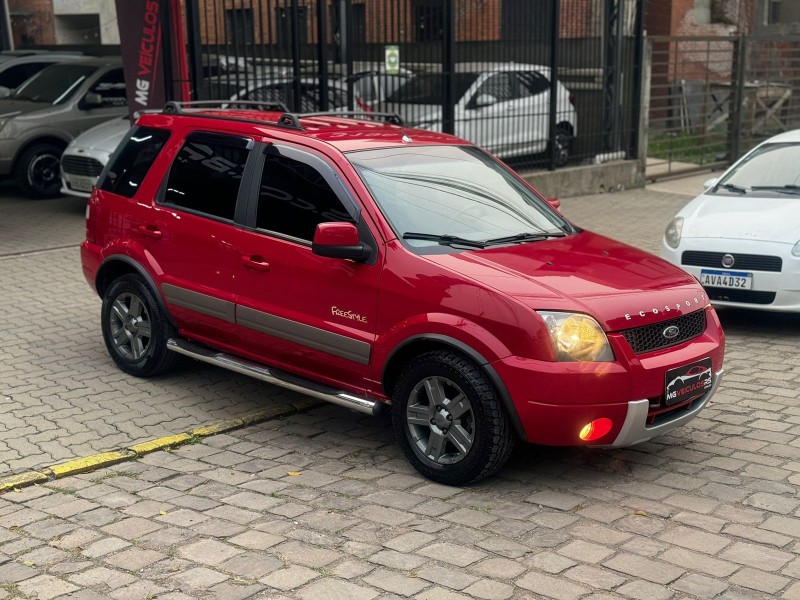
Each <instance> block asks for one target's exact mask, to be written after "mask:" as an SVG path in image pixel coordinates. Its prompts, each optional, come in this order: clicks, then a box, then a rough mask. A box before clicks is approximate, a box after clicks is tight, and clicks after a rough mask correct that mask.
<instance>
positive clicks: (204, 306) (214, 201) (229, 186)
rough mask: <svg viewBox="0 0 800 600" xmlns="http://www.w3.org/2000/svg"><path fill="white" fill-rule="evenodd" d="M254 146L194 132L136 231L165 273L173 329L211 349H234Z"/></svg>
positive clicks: (234, 138)
mask: <svg viewBox="0 0 800 600" xmlns="http://www.w3.org/2000/svg"><path fill="white" fill-rule="evenodd" d="M252 147H253V141H252V140H249V139H246V138H242V137H239V136H234V135H225V134H218V133H203V132H199V133H192V134H190V135H189V136H187V138H186V140H185V142H184V143H183V145H182V147H181V149H180V151H179V152H178V154H177V156H176V157H175V159H174V161H173V162H172V165H171V167H170V170H169V172H168V174H167V176H166V178H165V184H164V185H163V186H162V189H161V190H160V193H159V201H158V202H157V203H156V205H155V207H154V209H153V210H152V211H151V214H150V217H149V219H148V222H146V223H143V224H141V225H139V226H138V229H137V233H138V235H139V236H140V237H142V238H143V239H144V240H145V242H144V243H146V244H147V249H148V252H149V253H150V254H151V255H152V257H153V259H154V261H155V263H156V264H157V265H158V266H159V268H160V269H161V270H162V273H161V274H160V277H159V279H158V281H159V285H160V287H161V293H162V294H163V296H164V298H165V299H166V301H167V304H168V305H169V309H170V313H171V314H172V316H173V318H174V319H175V321H176V323H177V324H178V326H179V327H180V328H181V329H183V330H184V331H186V332H189V333H190V334H191V335H192V336H193V337H195V338H198V337H200V338H207V339H208V340H210V341H212V342H213V343H214V345H217V344H223V345H234V344H235V343H236V341H237V336H236V326H235V302H236V275H237V274H238V266H239V262H238V261H239V253H238V252H237V251H236V248H235V246H234V244H233V241H234V237H235V231H236V224H235V220H236V207H237V200H238V197H239V188H240V183H241V181H242V178H243V173H244V170H245V167H246V164H247V161H248V158H249V155H250V151H251V148H252Z"/></svg>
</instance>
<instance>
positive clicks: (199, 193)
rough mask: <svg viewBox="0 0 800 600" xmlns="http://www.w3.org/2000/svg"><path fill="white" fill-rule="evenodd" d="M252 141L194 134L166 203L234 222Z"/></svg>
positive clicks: (176, 166) (173, 175)
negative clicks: (240, 185) (240, 186)
mask: <svg viewBox="0 0 800 600" xmlns="http://www.w3.org/2000/svg"><path fill="white" fill-rule="evenodd" d="M250 145H251V142H250V140H247V139H244V138H238V137H234V136H228V135H222V134H206V133H200V134H192V135H190V136H189V137H188V138H187V139H186V142H185V143H184V145H183V148H181V150H180V152H179V153H178V156H176V157H175V161H174V162H173V163H172V168H171V169H170V172H169V179H168V180H167V189H166V193H165V194H164V202H165V203H167V204H172V205H173V206H178V207H181V208H186V209H189V210H193V211H197V212H200V213H204V214H206V215H210V216H213V217H218V218H220V219H227V220H230V221H232V220H233V216H234V213H235V211H236V197H237V196H238V195H239V184H240V183H241V181H242V173H243V172H244V166H245V163H246V162H247V156H248V154H249V152H250V151H249V147H250Z"/></svg>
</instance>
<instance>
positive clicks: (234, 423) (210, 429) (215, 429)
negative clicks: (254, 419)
mask: <svg viewBox="0 0 800 600" xmlns="http://www.w3.org/2000/svg"><path fill="white" fill-rule="evenodd" d="M242 425H244V421H242V420H241V419H228V420H227V421H220V422H219V423H214V424H212V425H206V426H205V427H198V428H197V429H192V435H194V436H197V437H206V436H209V435H214V434H216V433H224V432H226V431H230V430H231V429H237V428H239V427H241V426H242Z"/></svg>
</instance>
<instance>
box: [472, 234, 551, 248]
mask: <svg viewBox="0 0 800 600" xmlns="http://www.w3.org/2000/svg"><path fill="white" fill-rule="evenodd" d="M566 235H567V234H566V233H564V232H563V231H554V232H550V233H548V232H545V231H543V232H540V233H535V232H532V231H528V232H526V233H518V234H516V235H507V236H505V237H498V238H492V239H489V240H483V243H484V244H485V245H486V246H494V245H496V244H513V243H515V242H538V241H541V240H547V239H550V238H560V237H566Z"/></svg>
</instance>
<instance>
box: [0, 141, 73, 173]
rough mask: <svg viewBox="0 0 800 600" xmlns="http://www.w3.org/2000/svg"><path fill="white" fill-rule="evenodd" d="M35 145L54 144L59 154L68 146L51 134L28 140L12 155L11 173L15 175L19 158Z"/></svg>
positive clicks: (66, 142)
mask: <svg viewBox="0 0 800 600" xmlns="http://www.w3.org/2000/svg"><path fill="white" fill-rule="evenodd" d="M36 144H54V145H56V146H58V147H60V148H61V152H64V150H65V149H66V147H67V146H68V145H69V140H65V139H63V138H60V137H58V136H57V135H52V134H50V135H44V136H40V137H35V138H32V139H30V140H28V141H27V142H25V143H24V144H22V145H21V146H20V147H19V148H17V152H16V153H15V154H14V160H13V161H11V173H16V171H17V166H18V165H19V159H20V157H21V156H22V155H23V154H24V153H25V152H26V151H27V150H28V149H29V148H31V147H33V146H35V145H36Z"/></svg>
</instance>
